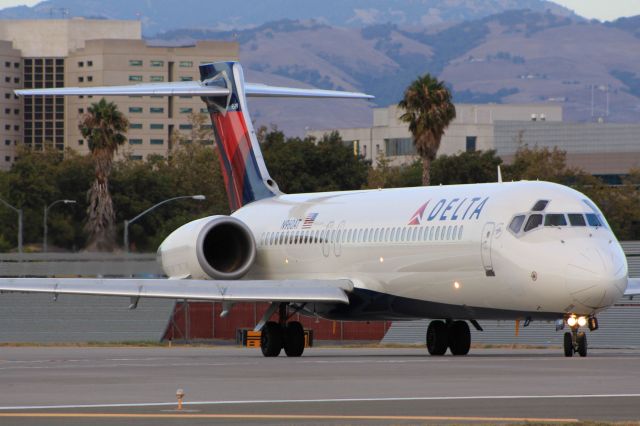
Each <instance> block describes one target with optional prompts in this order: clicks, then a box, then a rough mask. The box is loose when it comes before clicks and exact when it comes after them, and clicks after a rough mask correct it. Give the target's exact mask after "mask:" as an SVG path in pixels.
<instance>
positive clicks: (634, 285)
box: [624, 278, 640, 296]
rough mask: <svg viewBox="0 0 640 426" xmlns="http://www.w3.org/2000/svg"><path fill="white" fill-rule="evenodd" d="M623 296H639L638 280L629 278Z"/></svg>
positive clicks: (639, 283)
mask: <svg viewBox="0 0 640 426" xmlns="http://www.w3.org/2000/svg"><path fill="white" fill-rule="evenodd" d="M624 295H625V296H640V278H629V281H628V284H627V289H626V290H625V292H624Z"/></svg>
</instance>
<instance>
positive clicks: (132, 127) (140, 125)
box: [129, 123, 142, 129]
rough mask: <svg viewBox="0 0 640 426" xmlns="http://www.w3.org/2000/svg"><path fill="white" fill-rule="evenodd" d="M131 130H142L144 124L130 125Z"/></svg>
mask: <svg viewBox="0 0 640 426" xmlns="http://www.w3.org/2000/svg"><path fill="white" fill-rule="evenodd" d="M129 128H130V129H142V123H131V124H129Z"/></svg>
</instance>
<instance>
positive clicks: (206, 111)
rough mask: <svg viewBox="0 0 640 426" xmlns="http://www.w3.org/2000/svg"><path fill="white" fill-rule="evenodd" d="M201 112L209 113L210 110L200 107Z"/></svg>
mask: <svg viewBox="0 0 640 426" xmlns="http://www.w3.org/2000/svg"><path fill="white" fill-rule="evenodd" d="M200 112H201V113H203V114H207V113H208V112H209V110H208V109H206V108H200Z"/></svg>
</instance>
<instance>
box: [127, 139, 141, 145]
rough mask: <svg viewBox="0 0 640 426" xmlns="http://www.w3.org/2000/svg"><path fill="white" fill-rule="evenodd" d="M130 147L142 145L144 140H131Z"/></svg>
mask: <svg viewBox="0 0 640 426" xmlns="http://www.w3.org/2000/svg"><path fill="white" fill-rule="evenodd" d="M129 145H142V139H129Z"/></svg>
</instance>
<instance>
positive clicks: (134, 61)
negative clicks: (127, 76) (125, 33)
mask: <svg viewBox="0 0 640 426" xmlns="http://www.w3.org/2000/svg"><path fill="white" fill-rule="evenodd" d="M129 66H132V67H141V66H142V60H141V59H130V60H129Z"/></svg>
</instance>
